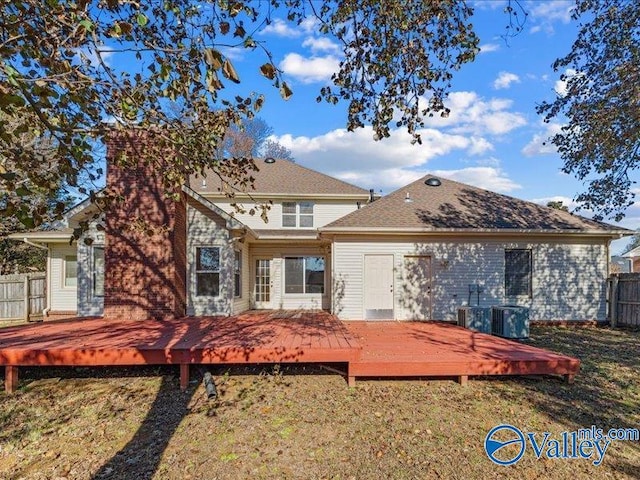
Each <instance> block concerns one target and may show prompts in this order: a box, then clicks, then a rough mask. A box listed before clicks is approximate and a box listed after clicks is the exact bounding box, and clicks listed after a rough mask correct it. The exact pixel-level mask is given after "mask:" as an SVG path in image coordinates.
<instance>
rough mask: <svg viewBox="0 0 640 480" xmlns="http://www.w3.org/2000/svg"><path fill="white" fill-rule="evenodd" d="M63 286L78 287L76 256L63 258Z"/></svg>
mask: <svg viewBox="0 0 640 480" xmlns="http://www.w3.org/2000/svg"><path fill="white" fill-rule="evenodd" d="M64 286H65V287H77V286H78V256H77V255H66V256H65V257H64Z"/></svg>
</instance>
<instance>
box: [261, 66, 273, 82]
mask: <svg viewBox="0 0 640 480" xmlns="http://www.w3.org/2000/svg"><path fill="white" fill-rule="evenodd" d="M260 73H262V75H264V76H265V77H267V78H268V79H269V80H273V79H274V78H275V77H276V69H275V68H274V66H273V65H272V64H271V63H265V64H264V65H262V66H260Z"/></svg>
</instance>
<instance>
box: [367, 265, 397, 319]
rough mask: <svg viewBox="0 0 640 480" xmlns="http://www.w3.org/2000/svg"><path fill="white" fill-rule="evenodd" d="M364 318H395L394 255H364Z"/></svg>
mask: <svg viewBox="0 0 640 480" xmlns="http://www.w3.org/2000/svg"><path fill="white" fill-rule="evenodd" d="M364 318H365V319H366V320H393V255H365V256H364Z"/></svg>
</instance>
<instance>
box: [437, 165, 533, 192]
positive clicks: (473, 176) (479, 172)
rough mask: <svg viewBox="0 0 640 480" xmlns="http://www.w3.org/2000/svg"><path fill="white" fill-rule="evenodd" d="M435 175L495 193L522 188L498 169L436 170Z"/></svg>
mask: <svg viewBox="0 0 640 480" xmlns="http://www.w3.org/2000/svg"><path fill="white" fill-rule="evenodd" d="M431 173H433V174H434V175H437V176H439V177H444V178H448V179H450V180H455V181H456V182H461V183H466V184H468V185H473V186H474V187H479V188H484V189H486V190H491V191H493V192H499V193H507V192H512V191H514V190H518V189H520V188H522V185H520V184H518V183H516V182H514V181H513V180H511V179H510V178H509V177H508V175H507V174H506V173H505V172H504V171H503V170H501V169H500V168H497V167H467V168H461V169H458V170H435V171H433V172H431Z"/></svg>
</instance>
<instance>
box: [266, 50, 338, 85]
mask: <svg viewBox="0 0 640 480" xmlns="http://www.w3.org/2000/svg"><path fill="white" fill-rule="evenodd" d="M339 65H340V60H338V58H337V57H335V56H333V55H327V56H313V57H309V58H307V57H303V56H302V55H299V54H297V53H288V54H287V55H285V57H284V59H283V60H282V61H281V62H280V64H279V65H278V66H279V67H280V69H281V70H282V71H283V72H284V73H285V74H286V75H289V76H291V77H293V78H295V79H296V80H299V81H300V82H302V83H315V82H325V81H327V80H329V79H330V78H331V75H333V74H334V73H335V72H337V71H338V68H339Z"/></svg>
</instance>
